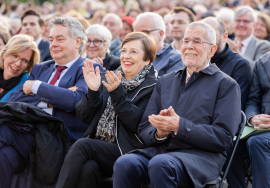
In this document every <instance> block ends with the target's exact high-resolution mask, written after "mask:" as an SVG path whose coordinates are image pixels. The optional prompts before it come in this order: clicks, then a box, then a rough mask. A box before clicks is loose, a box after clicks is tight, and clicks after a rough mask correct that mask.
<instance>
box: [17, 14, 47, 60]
mask: <svg viewBox="0 0 270 188" xmlns="http://www.w3.org/2000/svg"><path fill="white" fill-rule="evenodd" d="M21 21H22V30H21V32H20V33H22V34H26V35H29V36H32V37H33V38H34V40H35V41H36V44H37V46H38V49H39V50H40V62H43V61H48V60H51V59H52V57H51V54H50V49H49V47H50V44H49V43H48V42H47V41H44V40H43V39H42V33H43V32H44V31H45V21H44V19H43V18H42V17H41V15H40V14H39V13H38V12H36V11H35V10H32V9H29V10H27V11H25V12H24V13H23V15H22V17H21Z"/></svg>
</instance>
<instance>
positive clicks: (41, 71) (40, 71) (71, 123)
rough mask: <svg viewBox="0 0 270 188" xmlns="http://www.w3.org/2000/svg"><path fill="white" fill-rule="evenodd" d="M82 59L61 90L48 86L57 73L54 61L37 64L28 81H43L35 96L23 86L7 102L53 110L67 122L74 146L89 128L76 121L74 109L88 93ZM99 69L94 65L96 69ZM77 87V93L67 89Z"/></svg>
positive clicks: (74, 66) (64, 80) (61, 82)
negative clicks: (24, 90) (43, 106)
mask: <svg viewBox="0 0 270 188" xmlns="http://www.w3.org/2000/svg"><path fill="white" fill-rule="evenodd" d="M83 62H84V59H83V58H81V57H80V58H79V59H78V60H77V61H76V62H75V63H74V64H73V65H72V66H71V67H70V68H69V69H68V71H67V72H66V73H65V75H64V76H63V77H62V78H61V80H60V82H59V85H58V87H56V86H53V85H50V84H48V83H47V82H48V80H49V78H50V76H51V74H52V72H53V70H54V65H55V61H54V60H50V61H47V62H43V63H39V64H36V65H35V66H34V67H33V70H32V72H31V74H30V76H29V78H28V80H40V81H42V82H43V83H42V84H40V86H39V89H38V92H37V94H36V95H25V94H24V92H23V86H22V85H21V86H20V87H19V88H18V89H17V90H16V91H15V92H13V93H12V94H11V95H10V97H9V98H8V101H12V102H26V103H29V104H32V105H37V104H38V103H39V102H42V101H43V102H46V103H49V104H51V105H53V106H54V108H53V114H52V115H53V116H55V117H56V118H58V119H61V120H62V121H64V123H65V126H66V130H67V134H68V136H69V139H70V143H71V144H73V143H74V142H75V141H76V140H77V139H79V138H81V137H82V136H83V134H84V132H85V131H86V129H87V128H88V126H89V125H87V124H84V123H82V122H81V121H80V120H79V119H77V117H76V111H75V106H76V104H77V103H78V102H79V101H80V100H81V99H82V98H83V96H84V95H85V93H87V89H88V87H87V84H86V83H85V81H84V77H83V72H82V67H83ZM96 66H99V68H100V70H101V71H102V70H103V69H102V67H101V66H100V65H98V64H94V67H96ZM72 86H77V87H78V90H77V91H75V92H73V91H71V90H69V89H68V88H70V87H72Z"/></svg>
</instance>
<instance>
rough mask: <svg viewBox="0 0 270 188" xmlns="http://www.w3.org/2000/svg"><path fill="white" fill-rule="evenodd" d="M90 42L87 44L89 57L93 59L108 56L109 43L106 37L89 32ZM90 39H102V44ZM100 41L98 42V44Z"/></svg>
mask: <svg viewBox="0 0 270 188" xmlns="http://www.w3.org/2000/svg"><path fill="white" fill-rule="evenodd" d="M87 38H88V39H87V40H88V42H87V43H86V45H85V49H86V53H87V57H89V58H90V59H93V58H95V57H100V58H104V57H105V56H106V51H107V50H108V48H109V46H108V43H106V42H104V39H103V38H102V37H101V36H99V35H94V34H88V35H87ZM89 41H102V42H100V45H99V46H98V45H96V46H95V45H94V42H91V43H90V42H89ZM98 43H99V42H97V44H98Z"/></svg>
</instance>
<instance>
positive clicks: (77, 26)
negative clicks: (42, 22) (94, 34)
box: [50, 16, 87, 52]
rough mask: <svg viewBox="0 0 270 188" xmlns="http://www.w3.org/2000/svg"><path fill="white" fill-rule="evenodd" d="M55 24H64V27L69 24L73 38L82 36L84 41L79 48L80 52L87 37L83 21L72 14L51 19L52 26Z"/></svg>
mask: <svg viewBox="0 0 270 188" xmlns="http://www.w3.org/2000/svg"><path fill="white" fill-rule="evenodd" d="M55 25H62V26H64V27H67V26H68V27H69V34H70V37H71V38H73V39H76V38H78V37H80V38H81V39H82V42H81V45H80V48H79V52H82V50H83V48H84V45H85V44H86V41H87V37H86V35H85V30H84V28H83V26H82V25H81V23H80V22H79V21H78V20H77V19H76V18H73V17H70V16H59V17H54V18H52V19H51V21H50V27H51V28H52V27H54V26H55Z"/></svg>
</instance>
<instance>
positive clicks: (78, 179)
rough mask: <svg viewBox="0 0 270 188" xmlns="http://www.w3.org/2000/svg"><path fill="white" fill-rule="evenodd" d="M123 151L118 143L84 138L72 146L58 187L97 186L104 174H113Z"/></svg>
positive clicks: (92, 187) (78, 187) (82, 187)
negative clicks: (115, 163) (116, 162)
mask: <svg viewBox="0 0 270 188" xmlns="http://www.w3.org/2000/svg"><path fill="white" fill-rule="evenodd" d="M120 156H121V153H120V151H119V149H118V146H117V144H116V143H108V142H105V141H101V140H97V139H90V138H82V139H79V140H78V141H76V142H75V143H74V144H73V145H72V147H71V148H70V150H69V152H68V154H67V156H66V158H65V161H64V164H63V166H62V168H61V171H60V175H59V178H58V181H57V184H56V188H75V187H76V188H86V187H91V188H96V187H98V185H99V182H100V180H101V177H102V176H111V175H112V173H113V164H114V162H115V161H116V160H117V158H118V157H120Z"/></svg>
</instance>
